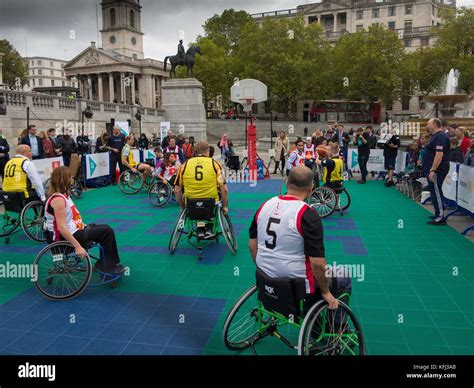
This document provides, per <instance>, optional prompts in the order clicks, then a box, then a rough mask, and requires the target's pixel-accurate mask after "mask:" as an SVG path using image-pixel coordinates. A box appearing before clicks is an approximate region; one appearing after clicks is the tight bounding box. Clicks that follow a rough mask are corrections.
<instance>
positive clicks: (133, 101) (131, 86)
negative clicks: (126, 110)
mask: <svg viewBox="0 0 474 388" xmlns="http://www.w3.org/2000/svg"><path fill="white" fill-rule="evenodd" d="M132 76H133V78H132V82H130V91H131V93H130V95H131V98H132V103H131V105H135V74H132Z"/></svg>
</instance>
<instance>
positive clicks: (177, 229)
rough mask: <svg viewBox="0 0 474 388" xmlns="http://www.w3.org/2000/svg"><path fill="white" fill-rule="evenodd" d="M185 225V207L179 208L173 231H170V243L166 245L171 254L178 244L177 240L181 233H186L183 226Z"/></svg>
mask: <svg viewBox="0 0 474 388" xmlns="http://www.w3.org/2000/svg"><path fill="white" fill-rule="evenodd" d="M185 225H186V209H183V210H181V213H180V214H179V217H178V220H177V221H176V225H175V226H174V229H173V233H171V238H170V243H169V245H168V250H169V251H170V253H171V254H173V253H174V251H175V250H176V247H177V246H178V243H179V240H180V238H181V235H182V234H183V233H186V232H185V230H184V228H185Z"/></svg>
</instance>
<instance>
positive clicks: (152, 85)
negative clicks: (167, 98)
mask: <svg viewBox="0 0 474 388" xmlns="http://www.w3.org/2000/svg"><path fill="white" fill-rule="evenodd" d="M150 86H151V87H150V90H151V101H150V103H151V104H150V106H151V107H152V108H156V97H155V76H154V75H152V76H151V79H150Z"/></svg>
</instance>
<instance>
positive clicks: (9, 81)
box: [0, 39, 26, 87]
mask: <svg viewBox="0 0 474 388" xmlns="http://www.w3.org/2000/svg"><path fill="white" fill-rule="evenodd" d="M0 53H3V54H4V55H3V60H2V62H3V83H4V84H6V85H10V86H12V87H14V86H15V82H16V78H20V81H21V85H24V84H25V83H26V66H25V63H24V62H23V59H22V57H21V55H20V54H19V53H18V51H16V50H15V48H14V47H13V46H12V45H11V44H10V42H9V41H8V40H6V39H3V40H0Z"/></svg>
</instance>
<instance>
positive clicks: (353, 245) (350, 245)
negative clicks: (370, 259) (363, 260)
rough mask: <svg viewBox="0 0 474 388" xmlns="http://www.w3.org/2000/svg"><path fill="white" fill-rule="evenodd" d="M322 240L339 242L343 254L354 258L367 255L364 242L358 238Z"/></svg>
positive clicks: (337, 237) (326, 237)
mask: <svg viewBox="0 0 474 388" xmlns="http://www.w3.org/2000/svg"><path fill="white" fill-rule="evenodd" d="M324 238H325V239H326V240H332V241H340V242H341V243H342V248H343V249H344V253H345V254H348V255H354V256H364V255H367V249H366V248H365V245H364V242H363V241H362V239H361V238H360V237H358V236H325V237H324Z"/></svg>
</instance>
